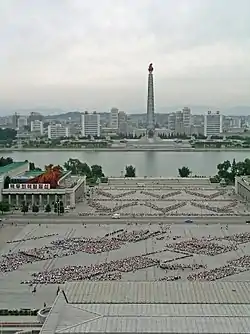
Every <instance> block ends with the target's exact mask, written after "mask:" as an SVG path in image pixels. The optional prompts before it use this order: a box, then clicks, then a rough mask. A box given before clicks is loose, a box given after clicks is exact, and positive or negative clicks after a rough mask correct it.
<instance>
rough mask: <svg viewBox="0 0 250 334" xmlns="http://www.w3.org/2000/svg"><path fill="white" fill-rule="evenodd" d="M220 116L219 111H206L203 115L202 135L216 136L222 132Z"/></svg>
mask: <svg viewBox="0 0 250 334" xmlns="http://www.w3.org/2000/svg"><path fill="white" fill-rule="evenodd" d="M222 118H223V116H222V115H221V114H220V112H219V111H216V113H214V114H213V113H212V112H211V111H208V112H207V114H205V117H204V136H206V137H210V136H218V135H220V134H221V133H222Z"/></svg>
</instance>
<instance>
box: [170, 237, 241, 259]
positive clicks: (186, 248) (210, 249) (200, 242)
mask: <svg viewBox="0 0 250 334" xmlns="http://www.w3.org/2000/svg"><path fill="white" fill-rule="evenodd" d="M212 240H214V238H205V237H204V238H201V239H197V238H192V239H190V240H184V241H180V242H176V243H169V244H167V245H166V247H167V248H168V249H170V250H174V251H175V250H178V251H182V252H187V253H191V254H201V255H209V256H214V255H218V254H221V253H226V252H230V251H233V250H237V245H236V244H235V243H234V244H232V243H230V244H222V243H220V244H219V243H215V242H212Z"/></svg>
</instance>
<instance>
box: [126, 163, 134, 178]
mask: <svg viewBox="0 0 250 334" xmlns="http://www.w3.org/2000/svg"><path fill="white" fill-rule="evenodd" d="M125 177H135V167H134V166H132V165H128V166H126V168H125Z"/></svg>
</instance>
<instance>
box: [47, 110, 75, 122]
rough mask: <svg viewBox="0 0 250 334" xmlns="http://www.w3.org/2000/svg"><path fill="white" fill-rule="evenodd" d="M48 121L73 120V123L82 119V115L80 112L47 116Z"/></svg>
mask: <svg viewBox="0 0 250 334" xmlns="http://www.w3.org/2000/svg"><path fill="white" fill-rule="evenodd" d="M46 119H47V120H49V119H60V120H64V121H67V120H72V121H76V122H77V121H79V122H80V119H81V113H80V111H69V112H65V113H60V114H53V115H48V116H46Z"/></svg>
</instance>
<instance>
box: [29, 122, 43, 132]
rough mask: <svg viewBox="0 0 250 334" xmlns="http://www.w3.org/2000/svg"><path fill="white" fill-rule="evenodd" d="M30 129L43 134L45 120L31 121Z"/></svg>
mask: <svg viewBox="0 0 250 334" xmlns="http://www.w3.org/2000/svg"><path fill="white" fill-rule="evenodd" d="M30 131H31V132H37V133H39V134H41V135H42V134H43V122H42V121H39V120H35V121H31V123H30Z"/></svg>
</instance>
